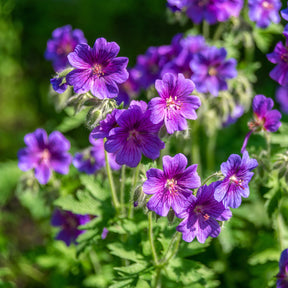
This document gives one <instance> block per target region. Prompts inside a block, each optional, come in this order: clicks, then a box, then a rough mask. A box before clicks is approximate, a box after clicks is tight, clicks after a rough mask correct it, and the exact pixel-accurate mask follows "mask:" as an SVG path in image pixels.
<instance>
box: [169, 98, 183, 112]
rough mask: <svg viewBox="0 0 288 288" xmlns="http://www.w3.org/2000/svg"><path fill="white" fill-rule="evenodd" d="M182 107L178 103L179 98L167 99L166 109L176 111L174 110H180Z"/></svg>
mask: <svg viewBox="0 0 288 288" xmlns="http://www.w3.org/2000/svg"><path fill="white" fill-rule="evenodd" d="M181 106H182V103H179V102H178V103H177V96H175V97H174V98H172V96H170V97H169V98H167V99H166V109H168V110H169V109H174V110H180V109H181Z"/></svg>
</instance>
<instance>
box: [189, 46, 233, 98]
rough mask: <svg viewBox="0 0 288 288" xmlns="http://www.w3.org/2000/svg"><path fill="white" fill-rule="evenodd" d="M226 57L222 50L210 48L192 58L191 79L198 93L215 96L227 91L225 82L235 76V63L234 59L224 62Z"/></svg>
mask: <svg viewBox="0 0 288 288" xmlns="http://www.w3.org/2000/svg"><path fill="white" fill-rule="evenodd" d="M226 55H227V52H226V50H225V49H224V48H220V49H218V48H216V47H210V48H209V49H206V50H204V51H203V52H201V53H198V54H196V55H195V57H193V59H192V60H191V62H190V68H191V70H192V77H191V79H192V80H193V81H194V82H195V84H196V89H197V90H198V91H199V92H202V93H208V92H210V93H211V94H212V95H213V96H217V95H218V93H219V91H221V90H227V89H228V86H227V83H226V80H227V79H231V78H234V77H236V76H237V70H236V64H237V62H236V60H235V59H229V60H225V58H226Z"/></svg>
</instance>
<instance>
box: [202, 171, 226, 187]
mask: <svg viewBox="0 0 288 288" xmlns="http://www.w3.org/2000/svg"><path fill="white" fill-rule="evenodd" d="M221 175H222V173H221V172H215V173H213V174H212V175H210V176H208V177H207V178H206V179H205V180H204V181H203V182H202V183H201V186H203V185H205V184H206V183H207V182H208V181H209V180H210V179H211V178H213V177H218V176H221Z"/></svg>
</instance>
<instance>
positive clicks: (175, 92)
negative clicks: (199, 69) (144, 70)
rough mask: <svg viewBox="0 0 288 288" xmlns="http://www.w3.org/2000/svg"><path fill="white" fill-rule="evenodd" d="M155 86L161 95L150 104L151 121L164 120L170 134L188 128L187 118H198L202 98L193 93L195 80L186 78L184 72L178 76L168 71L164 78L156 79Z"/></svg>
mask: <svg viewBox="0 0 288 288" xmlns="http://www.w3.org/2000/svg"><path fill="white" fill-rule="evenodd" d="M155 87H156V90H157V92H158V93H159V96H160V97H156V98H153V99H151V101H150V102H149V104H148V109H149V110H151V116H150V119H151V121H152V122H153V123H154V124H158V123H162V122H163V120H164V123H165V126H166V128H167V132H168V133H169V134H173V133H174V132H175V131H181V130H185V129H187V127H188V125H187V121H186V119H193V120H195V119H197V114H196V112H195V110H196V109H198V108H199V107H200V105H201V101H200V99H199V98H198V97H197V96H192V95H191V93H192V91H193V90H194V88H195V84H194V83H193V81H192V80H190V79H185V77H184V76H183V74H178V76H177V77H176V76H174V75H173V74H171V73H166V74H164V76H163V80H156V83H155Z"/></svg>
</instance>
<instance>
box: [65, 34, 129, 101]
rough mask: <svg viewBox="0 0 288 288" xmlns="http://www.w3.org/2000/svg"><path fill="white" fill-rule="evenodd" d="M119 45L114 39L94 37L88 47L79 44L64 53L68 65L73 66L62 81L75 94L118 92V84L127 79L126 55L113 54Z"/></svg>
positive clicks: (105, 95) (103, 95)
mask: <svg viewBox="0 0 288 288" xmlns="http://www.w3.org/2000/svg"><path fill="white" fill-rule="evenodd" d="M119 50H120V47H119V45H118V44H117V43H115V42H107V41H106V39H104V38H98V39H97V40H96V41H95V44H94V46H93V48H92V49H91V48H90V46H89V45H87V44H79V45H77V47H76V48H75V50H74V52H72V53H70V54H69V55H68V60H69V62H70V64H71V66H72V67H74V68H76V69H74V70H73V71H71V72H70V73H69V74H68V75H67V76H66V81H67V83H68V84H69V85H70V86H73V88H74V91H75V92H76V93H86V92H88V91H89V90H90V91H91V93H92V94H93V95H94V96H95V97H97V98H99V99H104V98H114V97H116V96H117V95H118V92H119V88H118V84H121V83H124V82H125V81H126V80H127V79H128V76H129V74H128V72H127V70H126V67H127V64H128V58H127V57H116V56H117V55H118V53H119Z"/></svg>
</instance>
